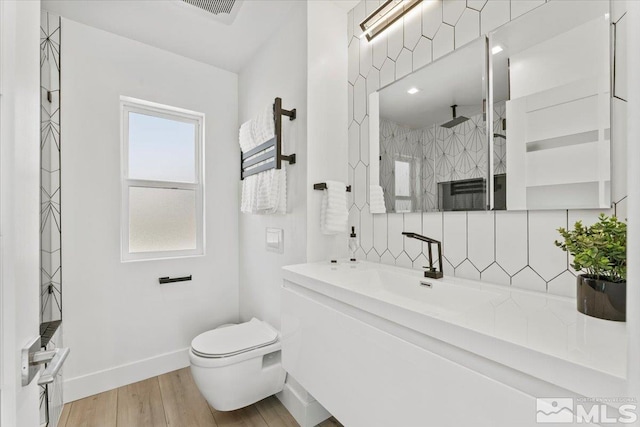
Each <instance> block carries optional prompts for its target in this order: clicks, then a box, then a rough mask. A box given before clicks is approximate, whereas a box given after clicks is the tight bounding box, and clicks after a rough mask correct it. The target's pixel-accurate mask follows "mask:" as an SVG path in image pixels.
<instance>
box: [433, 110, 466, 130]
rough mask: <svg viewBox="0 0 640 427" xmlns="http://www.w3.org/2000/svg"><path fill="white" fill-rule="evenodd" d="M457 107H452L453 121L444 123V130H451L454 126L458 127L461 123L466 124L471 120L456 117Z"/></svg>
mask: <svg viewBox="0 0 640 427" xmlns="http://www.w3.org/2000/svg"><path fill="white" fill-rule="evenodd" d="M456 107H457V105H452V106H451V110H452V112H453V120H450V121H448V122H446V123H443V124H441V125H440V126H442V127H443V128H447V129H451V128H452V127H454V126H458V125H459V124H460V123H464V122H466V121H467V120H469V117H465V116H458V117H456Z"/></svg>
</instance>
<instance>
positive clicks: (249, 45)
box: [42, 0, 350, 72]
mask: <svg viewBox="0 0 640 427" xmlns="http://www.w3.org/2000/svg"><path fill="white" fill-rule="evenodd" d="M296 3H300V1H299V0H245V1H244V2H243V3H242V4H241V5H240V9H239V11H238V15H237V17H236V19H235V21H234V22H233V23H232V24H231V25H226V24H224V23H222V22H219V21H217V20H216V18H215V15H212V14H210V13H208V12H205V11H203V10H201V9H198V8H196V7H192V6H188V5H186V4H184V3H183V2H181V1H180V0H154V1H152V0H83V1H79V0H42V8H43V9H46V10H48V11H50V12H53V13H56V14H59V15H61V16H63V17H65V18H68V19H71V20H73V21H76V22H80V23H83V24H86V25H90V26H92V27H96V28H100V29H102V30H105V31H109V32H111V33H115V34H118V35H121V36H124V37H127V38H130V39H133V40H137V41H140V42H142V43H146V44H148V45H151V46H155V47H157V48H160V49H164V50H167V51H170V52H173V53H176V54H179V55H182V56H186V57H188V58H192V59H195V60H197V61H200V62H204V63H207V64H211V65H214V66H216V67H220V68H223V69H226V70H229V71H233V72H238V71H239V70H240V69H242V67H243V66H244V65H245V64H246V63H247V62H248V61H249V59H250V58H251V57H252V55H254V54H255V52H256V51H257V50H258V48H259V47H260V46H261V45H262V43H263V42H264V41H266V40H267V39H268V38H269V37H270V36H271V35H273V34H274V33H275V32H276V31H277V29H278V28H279V27H280V26H282V25H283V24H284V23H285V22H286V21H287V19H288V18H289V15H290V12H291V11H292V9H293V8H294V6H295V4H296ZM335 3H339V4H342V3H343V2H342V1H335ZM344 3H350V2H349V1H344ZM345 13H346V12H345ZM345 31H346V29H345Z"/></svg>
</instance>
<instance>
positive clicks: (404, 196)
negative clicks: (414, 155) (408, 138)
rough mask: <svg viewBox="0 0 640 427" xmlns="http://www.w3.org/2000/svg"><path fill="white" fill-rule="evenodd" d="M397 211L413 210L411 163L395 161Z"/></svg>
mask: <svg viewBox="0 0 640 427" xmlns="http://www.w3.org/2000/svg"><path fill="white" fill-rule="evenodd" d="M395 186H396V187H395V199H396V206H395V212H411V210H412V209H411V208H412V206H411V205H412V203H411V163H409V162H407V161H402V160H396V161H395Z"/></svg>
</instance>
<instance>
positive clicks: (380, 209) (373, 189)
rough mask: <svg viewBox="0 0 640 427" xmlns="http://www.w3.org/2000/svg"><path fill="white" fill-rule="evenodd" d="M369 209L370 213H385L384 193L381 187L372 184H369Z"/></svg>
mask: <svg viewBox="0 0 640 427" xmlns="http://www.w3.org/2000/svg"><path fill="white" fill-rule="evenodd" d="M369 211H370V212H371V213H372V214H377V213H387V208H386V207H385V204H384V193H383V192H382V187H380V186H379V185H375V184H372V185H370V186H369Z"/></svg>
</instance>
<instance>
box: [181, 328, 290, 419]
mask: <svg viewBox="0 0 640 427" xmlns="http://www.w3.org/2000/svg"><path fill="white" fill-rule="evenodd" d="M280 346H281V343H280V339H279V334H278V331H276V330H275V329H274V328H273V327H271V326H270V325H268V324H267V323H265V322H263V321H261V320H258V319H256V318H253V319H251V320H250V321H249V322H245V323H240V324H237V325H223V326H221V327H219V328H216V329H213V330H211V331H207V332H204V333H202V334H200V335H198V336H197V337H195V338H194V339H193V341H192V342H191V350H190V351H189V359H190V360H191V373H192V374H193V379H194V380H195V383H196V385H197V386H198V388H199V389H200V392H201V393H202V395H203V396H204V398H205V399H206V400H207V402H209V404H210V405H211V406H213V407H214V408H215V409H217V410H219V411H233V410H235V409H239V408H242V407H245V406H248V405H251V404H253V403H255V402H257V401H259V400H262V399H264V398H266V397H268V396H271V395H272V394H275V393H278V392H279V391H281V390H282V388H283V387H284V380H285V376H286V373H285V371H284V369H282V363H281V359H280Z"/></svg>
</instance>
